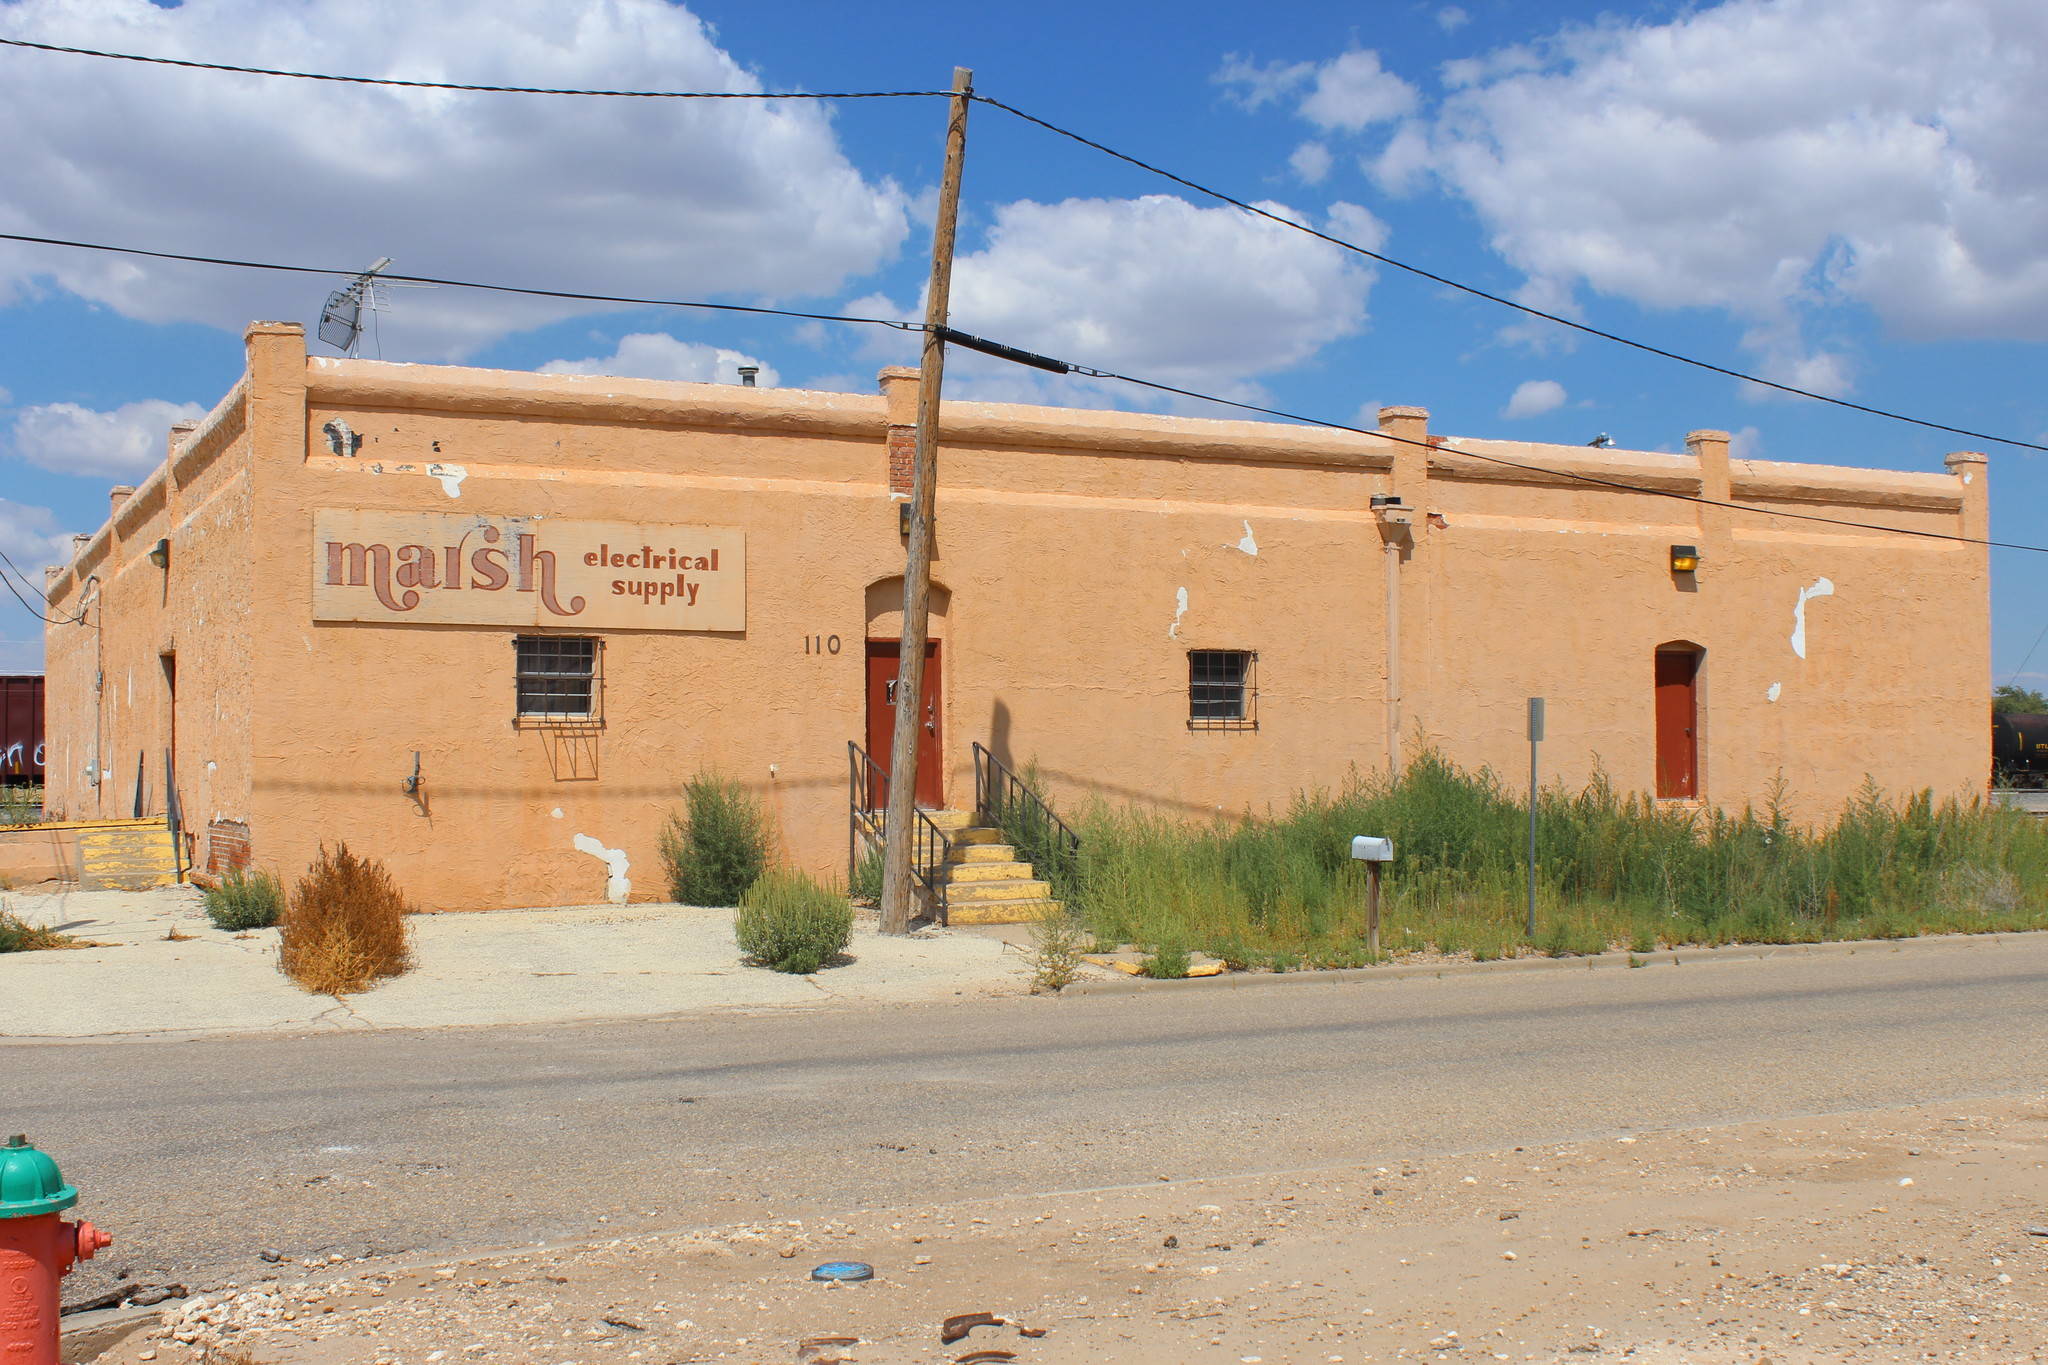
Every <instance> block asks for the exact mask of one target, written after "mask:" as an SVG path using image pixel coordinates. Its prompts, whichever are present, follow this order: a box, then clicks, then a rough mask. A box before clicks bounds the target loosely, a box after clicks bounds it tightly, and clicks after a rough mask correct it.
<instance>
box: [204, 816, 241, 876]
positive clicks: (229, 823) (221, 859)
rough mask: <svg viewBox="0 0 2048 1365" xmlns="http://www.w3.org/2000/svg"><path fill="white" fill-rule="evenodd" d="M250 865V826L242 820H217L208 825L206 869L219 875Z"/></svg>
mask: <svg viewBox="0 0 2048 1365" xmlns="http://www.w3.org/2000/svg"><path fill="white" fill-rule="evenodd" d="M248 866H249V827H248V826H247V825H245V824H243V823H242V822H241V821H240V820H215V821H214V822H213V823H212V824H210V825H208V826H207V827H206V870H207V871H208V872H211V873H213V874H214V875H215V876H219V875H220V874H221V873H223V872H225V871H227V870H228V869H229V868H231V867H234V868H244V869H246V868H247V867H248Z"/></svg>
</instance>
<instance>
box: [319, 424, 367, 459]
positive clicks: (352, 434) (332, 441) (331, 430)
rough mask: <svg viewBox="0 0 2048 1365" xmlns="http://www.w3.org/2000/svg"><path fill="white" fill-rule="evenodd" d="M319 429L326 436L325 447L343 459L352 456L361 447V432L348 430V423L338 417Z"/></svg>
mask: <svg viewBox="0 0 2048 1365" xmlns="http://www.w3.org/2000/svg"><path fill="white" fill-rule="evenodd" d="M320 430H321V432H322V433H323V434H324V435H325V436H326V437H327V448H328V449H329V450H331V451H333V452H334V453H335V454H336V455H339V456H341V457H342V458H343V459H350V458H353V457H354V455H355V453H356V452H357V451H358V450H361V449H362V448H363V437H362V433H360V432H356V431H350V430H349V426H348V423H347V422H344V421H342V420H341V419H340V418H339V417H337V418H335V419H334V420H333V421H332V422H329V423H328V424H327V425H325V426H323V427H321V428H320Z"/></svg>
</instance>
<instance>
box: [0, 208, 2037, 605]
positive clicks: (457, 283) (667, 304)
mask: <svg viewBox="0 0 2048 1365" xmlns="http://www.w3.org/2000/svg"><path fill="white" fill-rule="evenodd" d="M0 241H15V242H31V243H35V244H38V245H43V246H62V247H73V248H77V249H79V250H84V251H108V252H117V253H120V254H123V255H131V256H148V257H153V258H156V259H160V260H172V261H189V262H194V263H197V264H201V265H221V266H232V267H236V268H239V269H245V270H277V271H284V272H287V273H291V274H302V275H344V276H353V275H357V274H360V273H361V272H360V271H357V270H336V269H329V268H326V267H321V266H306V265H277V264H272V263H268V262H261V261H238V260H232V259H229V258H226V257H220V256H191V255H183V254H180V253H177V252H168V251H146V250H143V249H141V248H139V247H121V246H105V245H101V244H98V243H93V242H70V241H61V240H59V239H56V238H51V237H29V236H23V235H21V234H18V233H0ZM380 278H383V279H389V280H399V281H404V282H407V283H414V284H438V285H447V286H450V287H452V288H458V289H483V290H490V291H493V292H497V293H505V294H530V295H534V296H537V297H540V298H558V299H575V300H579V301H594V302H600V303H624V304H638V305H642V306H648V307H662V308H705V309H712V310H716V311H721V312H736V313H759V314H766V315H769V316H773V317H791V318H803V319H806V320H809V321H819V322H853V323H863V324H866V325H868V326H871V327H888V328H891V329H894V330H896V331H900V332H923V331H924V330H925V327H924V324H923V323H917V322H894V321H890V320H888V319H886V318H855V317H845V316H842V315H839V314H834V313H804V312H797V311H794V310H791V309H784V308H758V307H753V306H749V305H746V304H737V303H704V302H700V301H692V300H679V299H646V298H630V297H626V296H622V295H614V294H578V293H571V292H568V291H565V290H556V289H527V288H522V287H520V286H518V285H509V284H479V283H476V282H474V281H467V280H447V279H440V278H437V277H435V276H431V275H397V274H387V275H381V276H380ZM941 336H942V339H944V340H946V341H950V342H952V343H953V344H955V345H958V346H964V347H966V348H968V349H969V350H974V351H980V352H982V353H984V354H987V355H992V356H996V357H998V358H1000V359H1003V360H1008V361H1011V362H1012V363H1015V364H1021V365H1028V366H1031V367H1033V368H1036V369H1041V370H1047V371H1050V372H1052V373H1054V374H1077V375H1083V376H1086V377H1088V378H1091V379H1113V380H1116V381H1118V382H1120V383H1125V384H1135V385H1137V386H1139V387H1141V388H1147V389H1153V390H1156V391H1158V392H1160V393H1170V394H1175V395H1177V396H1179V397H1182V398H1193V399H1198V400H1200V401H1202V402H1205V403H1218V404H1221V405H1223V406H1224V407H1231V408H1237V409H1239V410H1241V411H1244V412H1256V413H1262V414H1264V415H1265V416H1268V417H1278V418H1281V419H1283V420H1285V421H1289V422H1301V423H1304V424H1305V425H1308V426H1314V427H1323V428H1326V429H1328V430H1331V431H1349V432H1355V433H1357V434H1358V435H1361V436H1373V437H1377V438H1379V439H1381V440H1386V441H1394V442H1397V443H1401V444H1406V445H1415V446H1422V447H1423V448H1425V449H1428V450H1439V449H1443V448H1444V447H1439V446H1435V445H1431V444H1429V443H1428V442H1426V441H1412V440H1409V439H1408V438H1406V437H1402V436H1394V435H1391V434H1389V433H1387V432H1383V431H1372V430H1368V429H1367V428H1364V427H1354V426H1348V425H1346V424H1345V423H1342V422H1331V421H1325V420H1324V419H1322V418H1319V417H1310V416H1306V415H1305V414H1302V413H1298V412H1288V411H1286V410H1285V409H1283V408H1270V407H1263V406H1261V405H1259V404H1257V403H1245V402H1241V401H1239V400H1237V399H1234V398H1223V397H1220V396H1218V395H1216V394H1212V393H1201V392H1199V391H1197V390H1194V389H1184V388H1180V387H1177V386H1175V385H1172V384H1166V383H1161V382H1159V381H1157V380H1152V379H1140V378H1138V377H1137V376H1136V375H1128V374H1119V373H1117V372H1115V371H1113V370H1099V369H1093V368H1091V367H1089V366H1085V365H1077V364H1074V363H1072V362H1071V361H1065V360H1059V359H1056V358H1054V357H1051V356H1042V355H1037V354H1035V353H1033V352H1030V351H1024V350H1020V349H1018V348H1017V347H1014V346H1008V345H1005V344H1003V343H1002V342H997V341H990V340H987V339H986V338H983V337H977V336H973V335H971V334H969V333H966V332H960V331H956V330H955V329H953V328H951V327H947V328H945V329H943V331H942V333H941ZM1456 453H1458V454H1463V455H1468V456H1470V457H1471V458H1473V459H1475V460H1484V461H1486V462H1488V463H1490V464H1497V465H1504V466H1506V467H1509V468H1513V469H1521V470H1525V471H1528V472H1530V473H1537V474H1546V475H1550V476H1551V477H1554V478H1565V479H1573V480H1576V481H1578V482H1580V483H1586V484H1592V485H1597V486H1599V487H1603V488H1613V489H1616V490H1619V491H1622V492H1628V493H1644V494H1648V495H1650V496H1652V497H1661V498H1672V499H1676V500H1678V501H1681V502H1693V503H1700V504H1702V505H1704V506H1709V507H1725V508H1729V509H1731V510H1733V511H1738V512H1751V513H1755V514H1757V515H1760V516H1772V517H1787V518H1790V519H1792V520H1795V521H1811V522H1819V523H1822V524H1824V525H1829V526H1845V527H1851V528H1854V529H1857V530H1864V531H1889V532H1893V533H1895V534H1898V535H1907V536H1919V537H1921V538H1923V539H1928V540H1947V541H1956V542H1959V543H1961V544H1966V545H1985V546H1989V547H1991V548H1993V549H2001V550H2028V551H2033V552H2035V553H2039V554H2048V546H2040V545H2022V544H2017V543H2014V542H2008V541H1999V540H1979V539H1977V538H1976V537H1974V536H1952V535H1947V534H1944V533H1942V532H1939V531H1916V530H1910V529H1908V528H1905V527H1900V526H1884V525H1880V524H1878V523H1875V522H1861V521H1845V520H1842V519H1840V518H1837V517H1819V516H1813V515H1811V514H1809V513H1805V512H1780V511H1765V510H1764V509H1762V508H1756V507H1748V506H1745V505H1744V504H1742V503H1735V502H1719V501H1716V500H1714V499H1712V498H1705V497H1700V496H1697V495H1694V494H1688V493H1675V492H1672V491H1670V490H1668V489H1662V488H1649V487H1644V486H1640V485H1636V484H1631V483H1623V482H1621V481H1619V480H1614V479H1602V478H1597V477H1595V476H1593V475H1590V474H1580V473H1576V472H1574V471H1571V470H1563V469H1552V468H1549V467H1547V466H1544V465H1534V464H1527V463H1523V462H1521V461H1517V460H1509V459H1503V458H1501V457H1499V456H1495V455H1482V454H1480V453H1479V452H1477V451H1473V450H1464V449H1459V450H1458V451H1457V452H1456ZM17 572H19V571H18V570H17ZM31 610H33V608H31ZM45 619H47V618H45Z"/></svg>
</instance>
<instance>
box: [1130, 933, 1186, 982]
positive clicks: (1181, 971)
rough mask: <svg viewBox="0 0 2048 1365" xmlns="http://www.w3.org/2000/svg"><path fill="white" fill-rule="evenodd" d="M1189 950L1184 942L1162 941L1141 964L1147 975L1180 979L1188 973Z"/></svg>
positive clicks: (1164, 979) (1162, 978) (1168, 979)
mask: <svg viewBox="0 0 2048 1365" xmlns="http://www.w3.org/2000/svg"><path fill="white" fill-rule="evenodd" d="M1189 965H1190V964H1189V962H1188V950H1187V945H1186V944H1183V943H1171V942H1169V943H1162V944H1160V945H1159V946H1158V947H1157V948H1155V949H1153V950H1152V956H1150V957H1148V958H1146V959H1145V960H1144V961H1143V962H1142V963H1140V964H1139V966H1140V967H1141V968H1142V969H1143V970H1144V973H1145V975H1147V976H1149V977H1154V978H1156V979H1158V980H1161V981H1178V980H1180V979H1181V978H1182V977H1184V976H1186V975H1187V974H1188V967H1189Z"/></svg>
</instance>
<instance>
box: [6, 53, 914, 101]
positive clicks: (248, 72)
mask: <svg viewBox="0 0 2048 1365" xmlns="http://www.w3.org/2000/svg"><path fill="white" fill-rule="evenodd" d="M0 47H25V48H32V49H34V50H35V51H37V52H62V53H65V54H67V55H69V56H73V57H104V58H106V59H107V60H108V61H115V62H142V63H144V64H146V65H149V66H182V67H187V68H189V69H191V70H194V71H226V72H231V73H233V74H235V75H238V76H284V77H287V78H289V79H291V80H295V81H332V82H334V83H336V84H340V85H393V86H398V87H401V88H403V89H409V90H474V91H480V92H483V93H485V94H492V95H595V96H602V97H605V98H608V99H642V100H889V99H916V98H924V97H929V96H933V95H944V96H951V95H952V93H953V92H952V91H950V90H839V91H833V92H831V93H828V94H813V93H811V92H809V91H780V90H778V91H754V90H576V89H561V88H555V87H551V86H538V85H462V84H458V83H457V82H455V81H407V80H399V79H396V78H394V77H388V76H335V75H329V74H326V73H324V72H318V71H281V70H278V69H276V68H274V67H267V66H231V65H229V64H228V63H226V62H194V61H187V60H185V59H183V58H180V57H145V56H142V55H140V54H138V53H134V52H100V51H97V50H96V49H93V48H89V47H62V46H60V45H58V44H56V43H32V42H30V41H28V40H27V39H26V38H0Z"/></svg>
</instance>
